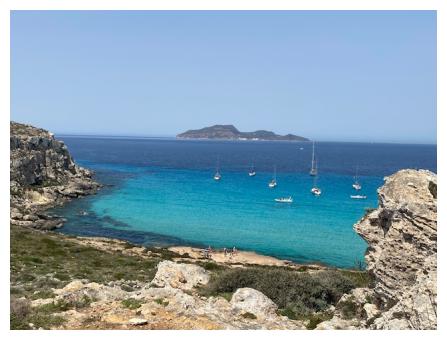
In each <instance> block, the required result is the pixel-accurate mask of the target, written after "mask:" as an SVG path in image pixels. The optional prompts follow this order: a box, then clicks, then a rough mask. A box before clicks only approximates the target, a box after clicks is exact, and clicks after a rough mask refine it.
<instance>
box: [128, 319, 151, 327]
mask: <svg viewBox="0 0 447 340" xmlns="http://www.w3.org/2000/svg"><path fill="white" fill-rule="evenodd" d="M128 323H129V325H131V326H142V325H146V324H147V320H146V319H141V318H132V319H130V320H129V321H128Z"/></svg>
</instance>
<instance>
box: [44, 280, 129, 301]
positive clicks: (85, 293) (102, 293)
mask: <svg viewBox="0 0 447 340" xmlns="http://www.w3.org/2000/svg"><path fill="white" fill-rule="evenodd" d="M53 291H54V293H55V294H56V295H57V296H58V298H62V299H64V300H66V301H79V300H81V299H82V298H83V297H88V298H90V299H92V300H96V301H97V300H112V301H113V300H123V299H126V298H127V297H128V296H129V295H130V294H129V293H128V292H126V291H124V290H121V289H118V288H114V287H109V286H105V285H102V284H99V283H96V282H91V283H83V282H82V281H81V280H75V281H72V282H70V283H69V284H67V285H66V286H65V287H63V288H61V289H54V290H53Z"/></svg>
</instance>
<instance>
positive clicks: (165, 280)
mask: <svg viewBox="0 0 447 340" xmlns="http://www.w3.org/2000/svg"><path fill="white" fill-rule="evenodd" d="M209 279H210V277H209V274H208V272H207V271H206V270H205V269H203V268H202V267H200V266H197V265H194V264H185V263H175V262H172V261H162V262H160V263H159V264H158V270H157V274H156V275H155V277H154V279H153V280H152V282H151V285H153V286H156V287H166V286H170V287H172V288H181V289H192V288H193V287H195V286H197V285H205V284H207V283H208V281H209Z"/></svg>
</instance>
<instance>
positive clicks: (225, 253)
mask: <svg viewBox="0 0 447 340" xmlns="http://www.w3.org/2000/svg"><path fill="white" fill-rule="evenodd" d="M224 256H227V248H224Z"/></svg>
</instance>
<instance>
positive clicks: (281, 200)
mask: <svg viewBox="0 0 447 340" xmlns="http://www.w3.org/2000/svg"><path fill="white" fill-rule="evenodd" d="M275 202H278V203H293V198H292V196H289V197H280V198H275Z"/></svg>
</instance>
